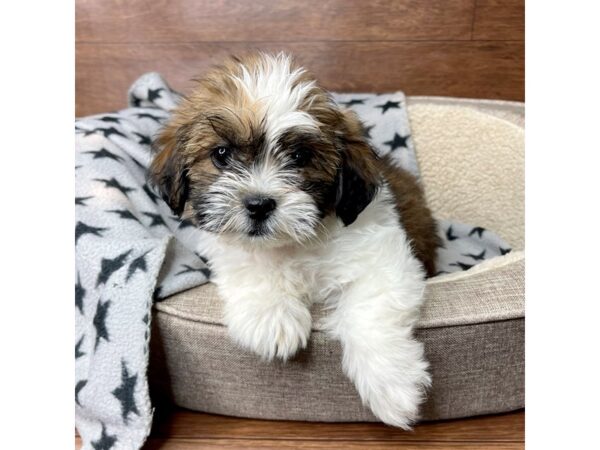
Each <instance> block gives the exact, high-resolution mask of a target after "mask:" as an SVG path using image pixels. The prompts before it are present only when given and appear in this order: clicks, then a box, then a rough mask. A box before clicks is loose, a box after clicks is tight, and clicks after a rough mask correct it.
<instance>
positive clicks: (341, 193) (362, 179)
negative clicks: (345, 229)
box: [335, 111, 380, 226]
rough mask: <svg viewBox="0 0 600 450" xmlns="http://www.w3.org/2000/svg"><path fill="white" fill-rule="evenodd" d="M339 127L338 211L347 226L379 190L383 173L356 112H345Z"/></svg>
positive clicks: (336, 206) (336, 207)
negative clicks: (340, 157) (340, 128)
mask: <svg viewBox="0 0 600 450" xmlns="http://www.w3.org/2000/svg"><path fill="white" fill-rule="evenodd" d="M343 115H344V118H343V125H342V130H341V131H340V137H341V147H342V163H341V167H340V169H339V171H338V191H337V196H336V203H335V212H336V215H337V216H338V217H339V218H340V219H341V220H342V222H343V223H344V225H345V226H348V225H350V224H351V223H353V222H354V221H355V220H356V218H357V217H358V215H359V214H360V213H361V212H362V211H363V210H364V209H365V208H366V207H367V205H368V204H369V203H371V200H373V197H374V196H375V194H376V193H377V189H378V188H379V184H380V175H379V170H378V168H377V155H376V154H375V151H374V150H373V148H372V147H371V146H370V145H369V143H368V141H367V140H366V138H365V136H364V128H363V126H362V124H361V123H360V121H359V119H358V117H356V115H355V114H354V113H353V112H350V111H347V112H344V113H343Z"/></svg>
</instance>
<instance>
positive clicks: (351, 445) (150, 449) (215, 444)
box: [75, 438, 525, 450]
mask: <svg viewBox="0 0 600 450" xmlns="http://www.w3.org/2000/svg"><path fill="white" fill-rule="evenodd" d="M400 445H401V448H402V449H403V450H424V449H432V450H433V449H436V450H523V449H524V448H525V444H524V443H522V442H502V443H490V442H486V443H477V442H470V443H447V442H442V443H440V442H417V443H402V444H400ZM398 446H399V444H398V443H397V442H380V441H372V442H353V441H326V440H324V441H318V440H305V441H278V440H263V439H261V440H240V439H216V440H205V439H157V438H150V439H148V441H147V442H146V444H145V445H144V446H143V448H142V450H198V449H205V448H218V449H240V448H241V449H264V448H271V449H286V448H289V449H331V450H333V449H336V450H345V449H347V450H354V449H356V450H359V449H370V450H376V449H392V448H398ZM75 448H76V449H77V450H79V449H81V440H80V439H79V438H76V439H75Z"/></svg>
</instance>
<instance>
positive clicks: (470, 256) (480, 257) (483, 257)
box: [462, 249, 486, 261]
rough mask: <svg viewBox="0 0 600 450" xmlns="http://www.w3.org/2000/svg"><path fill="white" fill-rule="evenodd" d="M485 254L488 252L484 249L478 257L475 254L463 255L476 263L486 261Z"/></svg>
mask: <svg viewBox="0 0 600 450" xmlns="http://www.w3.org/2000/svg"><path fill="white" fill-rule="evenodd" d="M485 252H486V250H485V249H483V250H482V251H481V253H479V254H477V255H475V254H473V253H463V254H462V255H463V256H466V257H468V258H473V259H474V260H475V261H483V260H484V259H485Z"/></svg>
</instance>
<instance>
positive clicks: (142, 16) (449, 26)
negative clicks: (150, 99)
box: [76, 0, 474, 43]
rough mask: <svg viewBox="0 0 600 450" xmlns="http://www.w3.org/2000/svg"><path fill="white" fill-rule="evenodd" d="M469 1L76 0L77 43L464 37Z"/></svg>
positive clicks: (466, 35) (468, 29) (470, 8)
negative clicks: (124, 0) (149, 0)
mask: <svg viewBox="0 0 600 450" xmlns="http://www.w3.org/2000/svg"><path fill="white" fill-rule="evenodd" d="M473 7H474V5H473V1H472V0H436V1H427V2H423V1H420V0H369V1H364V0H303V1H295V0H278V1H272V0H253V1H241V0H218V1H216V0H194V1H190V0H168V1H167V0H161V1H151V2H148V1H146V0H128V1H126V2H123V1H120V0H102V1H99V0H77V1H76V38H77V41H78V42H103V43H106V42H113V43H115V42H119V43H122V42H155V43H156V42H163V43H164V42H198V41H202V42H208V41H210V42H214V41H217V42H230V41H238V42H243V41H255V42H257V41H315V40H316V41H319V40H333V41H340V40H403V39H409V40H422V39H427V40H432V39H439V40H449V39H452V40H455V39H464V40H468V39H469V38H470V33H471V22H472V21H471V17H472V14H473Z"/></svg>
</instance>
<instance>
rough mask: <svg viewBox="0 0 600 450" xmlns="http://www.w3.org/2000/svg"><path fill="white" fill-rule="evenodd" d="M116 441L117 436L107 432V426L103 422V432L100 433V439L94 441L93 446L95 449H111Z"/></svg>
mask: <svg viewBox="0 0 600 450" xmlns="http://www.w3.org/2000/svg"><path fill="white" fill-rule="evenodd" d="M116 442H117V437H116V436H112V435H109V434H108V433H107V432H106V427H105V426H104V424H102V434H101V435H100V439H98V440H97V441H92V447H94V450H110V449H111V448H113V446H114V445H115V443H116Z"/></svg>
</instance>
